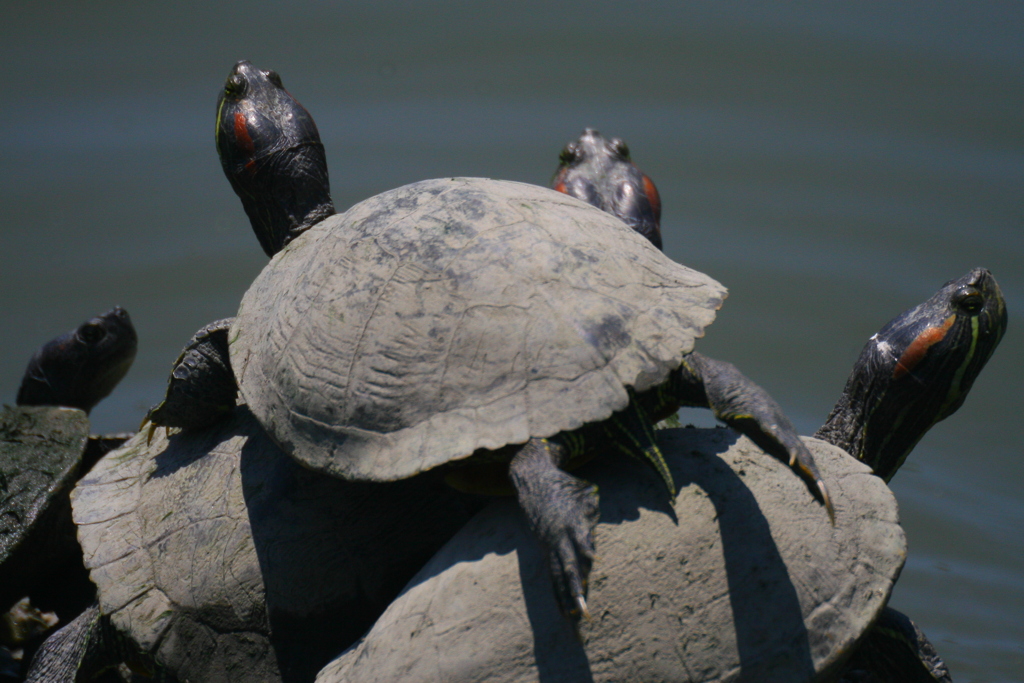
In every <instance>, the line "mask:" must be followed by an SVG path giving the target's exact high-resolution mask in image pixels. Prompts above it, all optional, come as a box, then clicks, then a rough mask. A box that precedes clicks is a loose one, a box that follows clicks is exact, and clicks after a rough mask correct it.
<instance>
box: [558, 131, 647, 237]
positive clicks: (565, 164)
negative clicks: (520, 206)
mask: <svg viewBox="0 0 1024 683" xmlns="http://www.w3.org/2000/svg"><path fill="white" fill-rule="evenodd" d="M558 161H559V165H558V170H557V171H555V177H554V178H553V179H552V181H551V187H552V189H554V190H555V191H557V192H564V193H565V194H567V195H570V196H572V197H576V199H582V200H583V201H585V202H587V203H588V204H591V205H592V206H596V207H597V208H599V209H604V210H605V211H607V212H608V213H610V214H612V215H614V216H618V217H619V218H621V219H622V221H623V222H624V223H625V224H626V225H628V226H629V227H631V228H633V230H635V231H636V232H638V233H639V234H641V235H643V236H644V237H646V238H647V239H648V240H650V241H651V244H653V245H654V246H656V247H657V248H658V249H661V246H662V245H661V196H660V195H659V194H658V188H656V187H655V186H654V181H653V180H651V179H650V178H649V177H648V176H647V175H646V174H645V173H644V172H643V171H641V170H640V169H638V168H637V167H636V164H634V163H633V161H632V159H630V157H629V147H627V146H626V143H625V142H623V141H622V140H621V139H620V138H612V139H611V140H606V139H605V138H604V136H602V135H601V134H600V133H598V132H597V131H596V130H594V129H593V128H587V129H586V130H584V131H583V134H582V135H580V136H579V138H577V139H576V140H574V141H573V142H570V143H569V144H568V145H566V146H565V149H563V150H562V153H561V154H560V155H559V157H558Z"/></svg>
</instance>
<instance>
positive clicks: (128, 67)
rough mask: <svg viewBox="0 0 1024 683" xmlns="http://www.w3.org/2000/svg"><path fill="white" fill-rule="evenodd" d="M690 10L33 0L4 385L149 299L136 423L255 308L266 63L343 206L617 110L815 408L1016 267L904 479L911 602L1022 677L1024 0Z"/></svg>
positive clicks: (14, 75)
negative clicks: (967, 385) (250, 154)
mask: <svg viewBox="0 0 1024 683" xmlns="http://www.w3.org/2000/svg"><path fill="white" fill-rule="evenodd" d="M681 5H682V3H678V2H663V3H658V2H644V3H631V4H627V3H611V2H605V3H557V4H556V3H537V4H520V5H517V6H516V8H515V9H511V8H510V9H500V8H499V6H498V5H497V4H494V5H486V6H484V5H482V4H481V3H470V2H463V3H454V2H449V3H394V2H376V3H363V4H359V5H350V4H345V3H342V4H328V3H309V4H305V5H300V6H291V5H288V6H286V5H284V4H283V3H282V4H278V3H270V2H250V3H219V4H217V5H216V7H207V6H200V5H198V4H189V5H182V6H180V7H179V6H178V5H173V6H172V5H171V4H169V3H161V4H156V3H153V4H142V3H103V5H102V8H91V9H85V8H84V7H80V6H78V5H75V6H72V5H71V4H70V3H65V4H57V5H47V6H44V5H43V4H42V3H37V4H33V5H28V4H16V3H13V2H5V3H4V12H3V15H4V22H3V24H2V25H0V56H2V57H3V62H2V63H3V65H4V76H5V78H4V97H3V104H2V105H0V142H2V145H3V146H2V153H0V181H2V183H0V231H2V233H0V234H2V236H3V240H2V244H3V247H2V249H0V292H2V294H0V329H2V330H3V333H2V334H0V400H3V401H5V402H13V400H14V395H15V392H16V390H17V385H18V382H19V378H20V376H21V373H22V371H23V370H24V366H25V363H26V362H27V360H28V357H29V356H30V355H31V353H32V351H33V349H34V348H35V347H36V346H37V345H39V344H40V343H42V342H43V341H45V340H47V339H49V338H50V337H52V336H54V335H56V334H58V333H61V332H64V331H66V330H68V329H70V328H71V327H73V326H74V325H76V324H77V323H79V322H81V321H82V320H84V319H85V318H87V317H90V316H91V315H94V314H95V313H98V312H100V311H102V310H106V309H108V308H110V307H111V306H113V305H114V304H120V305H122V306H124V307H126V308H127V309H128V310H129V311H130V312H131V315H132V317H133V319H134V321H135V323H136V326H137V328H138V330H139V340H140V342H139V343H140V351H139V355H138V358H137V360H136V363H135V366H134V368H133V369H132V371H131V372H130V373H129V375H128V377H127V378H126V379H125V381H124V382H123V384H122V385H121V386H120V387H119V388H118V390H117V391H116V392H115V393H114V395H112V396H111V397H110V398H109V399H108V400H107V401H106V402H105V403H103V404H102V405H101V406H100V407H98V408H97V409H96V410H95V411H94V414H93V418H94V423H95V426H96V429H98V430H104V431H110V430H123V429H133V428H135V427H136V426H137V425H138V422H139V420H140V418H141V416H142V414H143V412H144V411H145V410H146V408H148V407H149V406H150V405H151V404H153V403H155V402H156V401H157V400H158V399H159V397H160V395H161V393H162V390H163V387H164V383H165V381H166V375H167V371H168V368H169V364H170V362H171V361H172V360H173V359H174V357H175V356H176V355H177V353H178V351H179V350H180V348H181V346H182V344H184V342H185V341H186V340H187V339H188V337H189V336H190V335H191V334H192V333H193V332H194V331H195V330H196V329H198V328H199V327H200V326H202V325H203V324H205V323H206V322H209V321H211V320H214V319H216V318H219V317H225V316H228V315H231V314H232V313H233V312H234V309H235V307H236V306H237V303H238V301H239V299H240V297H241V295H242V293H243V292H244V291H245V288H246V286H247V284H248V283H249V282H250V281H251V280H252V278H253V277H254V276H255V275H256V273H257V272H259V269H260V268H261V267H262V265H263V264H264V263H265V257H264V256H263V254H262V252H261V251H260V249H259V246H258V244H257V243H256V240H255V239H254V237H253V236H252V234H251V232H250V230H249V227H248V223H247V221H246V219H245V216H244V214H243V213H242V211H241V208H240V206H239V205H238V202H237V200H236V199H235V197H234V195H233V194H232V193H231V191H230V188H229V187H228V184H227V182H226V181H225V180H224V178H223V177H222V175H221V172H220V168H219V165H218V162H217V159H216V153H215V151H214V148H213V118H214V102H215V99H216V94H217V91H218V89H219V88H220V86H221V84H222V82H223V80H224V78H225V77H226V75H227V73H228V71H229V69H230V68H231V66H232V65H233V64H234V62H235V61H237V60H238V59H249V60H252V61H253V62H254V63H255V64H257V65H258V66H260V67H262V68H274V69H276V70H278V71H279V72H280V73H281V74H282V76H283V78H284V81H285V84H286V85H287V86H288V88H289V90H290V91H291V92H292V93H293V94H294V95H296V97H298V98H299V99H300V100H301V101H302V102H303V103H304V104H305V105H306V106H307V108H309V109H310V111H311V112H312V113H313V115H314V116H315V117H316V119H317V122H318V124H319V127H320V130H321V133H322V135H323V138H324V143H325V145H326V147H327V152H328V159H329V161H330V163H331V179H332V187H333V189H334V197H335V201H336V204H337V205H338V207H339V208H344V207H347V206H349V205H351V204H352V203H354V202H356V201H358V200H360V199H363V198H365V197H368V196H370V195H372V194H375V193H377V192H380V191H383V190H385V189H388V188H391V187H395V186H397V185H400V184H404V183H407V182H412V181H415V180H420V179H423V178H428V177H440V176H447V175H476V176H490V177H499V178H508V179H513V180H522V181H527V182H535V183H541V184H544V183H546V182H547V181H548V179H549V178H550V176H551V173H552V172H553V171H554V168H555V165H556V163H557V156H558V152H559V150H560V149H561V147H562V146H563V145H564V144H565V143H566V142H567V141H568V140H569V139H570V138H572V137H574V136H575V135H577V134H578V133H579V131H580V130H581V129H582V128H583V127H585V126H593V127H596V128H598V129H599V130H601V131H602V132H604V133H605V134H607V135H614V136H620V137H622V138H624V139H625V140H626V141H627V142H628V143H629V145H630V147H631V149H632V151H633V156H634V159H635V160H636V161H637V163H638V164H639V165H640V166H641V168H643V169H644V170H645V171H646V172H647V173H648V174H649V175H651V176H652V177H653V178H654V179H655V181H656V182H657V184H658V186H659V189H660V190H661V195H662V199H663V203H664V225H663V234H664V238H665V244H666V251H667V252H668V254H669V255H670V256H672V257H674V258H676V259H678V260H681V261H683V262H685V263H687V264H688V265H691V266H694V267H696V268H699V269H701V270H703V271H706V272H708V273H710V274H711V275H713V276H714V277H715V278H717V279H719V280H720V281H722V282H724V283H725V284H727V285H728V286H729V287H730V290H731V294H730V298H729V301H728V302H727V304H726V306H725V308H724V310H723V311H722V313H721V315H720V316H719V319H718V320H717V321H716V323H715V325H714V326H713V327H712V328H711V331H710V334H709V336H708V338H707V339H706V340H704V342H702V344H701V349H702V350H703V351H705V352H707V353H708V354H709V355H713V356H716V357H721V358H725V359H728V360H731V361H733V362H735V363H736V364H737V365H739V366H740V367H741V368H742V369H744V371H746V372H747V373H748V374H749V375H751V376H752V377H753V378H754V379H755V380H757V381H758V382H759V383H761V384H763V385H764V386H766V387H767V388H768V389H769V390H770V391H771V392H772V393H773V394H774V395H775V396H776V398H777V399H779V401H780V402H781V403H782V405H783V406H784V407H785V408H786V410H787V412H788V413H789V414H790V415H791V417H792V418H793V419H794V421H795V422H796V423H797V425H798V426H799V427H800V429H801V431H804V432H807V433H810V432H813V431H814V429H815V428H816V427H817V426H818V425H819V424H820V422H821V421H822V420H823V419H824V417H825V415H826V414H827V413H828V411H829V408H830V407H831V404H832V402H833V401H834V400H835V399H836V397H837V396H838V393H839V391H840V389H841V388H842V385H843V382H844V381H845V378H846V374H847V372H848V370H849V368H850V366H851V365H852V363H853V361H854V359H855V358H856V356H857V354H858V352H859V350H860V348H861V346H862V345H863V343H864V342H865V341H866V340H867V338H868V337H869V336H870V335H871V334H872V333H873V332H875V331H876V330H877V329H878V328H879V327H881V325H882V324H884V323H885V322H886V321H887V320H888V319H889V318H891V317H893V316H894V315H895V314H896V313H898V312H900V311H901V310H903V309H905V308H907V307H909V306H912V305H914V304H916V303H918V302H920V301H922V300H923V299H925V298H926V297H928V296H929V295H930V294H931V293H932V292H933V291H934V290H936V289H937V288H938V287H939V286H940V285H941V284H942V283H943V282H945V281H946V280H948V279H951V278H953V277H959V276H960V275H963V274H964V273H966V272H967V271H968V270H969V269H970V268H972V267H974V266H985V267H988V268H990V269H991V270H992V271H993V273H994V274H995V276H996V278H997V279H998V280H999V283H1000V285H1001V286H1002V288H1003V291H1004V293H1005V295H1006V298H1007V301H1008V305H1009V311H1010V329H1009V332H1008V334H1007V335H1006V337H1005V338H1004V340H1003V343H1002V346H1001V348H1000V349H999V350H998V351H997V353H996V354H995V356H994V357H993V359H992V361H991V362H990V363H989V366H988V367H987V368H986V370H985V372H984V373H983V374H982V377H981V378H980V379H979V380H978V382H977V383H976V384H975V388H974V390H973V393H972V395H971V397H970V398H969V399H968V400H967V402H966V404H965V405H964V407H963V408H962V409H961V410H960V412H959V413H957V414H956V415H955V416H954V417H952V418H951V419H950V420H948V421H947V422H945V423H943V424H941V425H939V426H938V427H936V428H935V429H934V430H933V431H932V432H931V433H930V434H929V436H928V437H926V438H925V439H924V440H923V441H922V442H921V444H920V445H919V446H918V448H917V450H916V451H915V453H914V454H913V455H912V456H911V458H910V460H909V461H908V463H907V464H906V466H905V467H904V468H903V470H902V471H901V472H900V474H899V475H897V477H896V478H895V480H894V481H893V488H894V490H895V492H896V494H897V497H898V498H899V500H900V504H901V513H902V518H903V522H904V526H905V527H906V530H907V534H908V537H909V542H910V557H909V560H908V562H907V566H906V569H905V570H904V572H903V576H902V577H901V579H900V581H899V583H898V585H897V588H896V591H895V594H894V597H893V600H892V604H894V605H895V606H896V607H897V608H899V609H902V610H904V611H906V612H907V613H909V614H910V615H911V616H912V617H913V618H915V619H916V620H917V621H918V623H919V624H920V625H921V626H922V627H923V628H924V630H925V631H926V633H928V634H929V636H930V637H931V638H932V640H933V641H934V643H935V645H936V647H937V648H938V649H939V651H940V653H941V654H942V655H943V656H944V657H945V659H946V661H947V663H948V664H949V666H950V669H951V670H952V673H953V675H954V678H955V680H957V681H961V682H962V681H967V682H970V681H974V682H982V681H986V682H990V681H991V682H994V681H1014V680H1020V679H1021V672H1020V669H1021V663H1022V662H1024V542H1022V538H1024V492H1022V490H1024V489H1022V484H1021V482H1022V480H1024V460H1022V458H1021V455H1022V446H1021V443H1022V440H1021V438H1020V434H1021V428H1020V425H1021V417H1020V414H1021V409H1022V400H1021V398H1022V390H1021V387H1022V386H1024V370H1022V365H1021V360H1022V350H1024V341H1022V339H1024V337H1022V336H1021V334H1020V333H1019V332H1018V325H1020V324H1021V323H1020V322H1019V321H1020V320H1021V319H1022V315H1021V314H1022V312H1024V303H1022V302H1024V262H1022V259H1024V226H1022V222H1024V199H1022V197H1024V192H1022V188H1024V5H1022V4H1020V3H994V2H986V3H960V4H955V3H948V2H904V3H900V4H899V5H898V8H897V7H896V6H895V4H886V3H856V4H853V3H850V4H839V3H827V4H826V3H819V4H813V5H811V4H806V5H799V6H798V5H795V4H786V5H784V6H783V7H781V8H773V9H769V5H768V3H759V2H750V3H740V2H718V3H704V4H703V5H702V6H700V7H691V6H686V7H683V6H681ZM696 419H699V420H704V421H705V423H707V420H708V418H707V417H705V416H701V415H699V414H698V415H697V418H696Z"/></svg>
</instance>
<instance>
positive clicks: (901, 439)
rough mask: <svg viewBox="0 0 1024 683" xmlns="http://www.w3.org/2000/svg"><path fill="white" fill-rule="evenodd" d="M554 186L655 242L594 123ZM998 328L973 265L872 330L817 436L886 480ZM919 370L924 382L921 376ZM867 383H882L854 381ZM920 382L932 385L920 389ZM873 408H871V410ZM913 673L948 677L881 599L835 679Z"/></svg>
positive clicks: (997, 310)
mask: <svg viewBox="0 0 1024 683" xmlns="http://www.w3.org/2000/svg"><path fill="white" fill-rule="evenodd" d="M551 185H552V188H553V189H555V190H557V191H559V192H565V193H566V194H571V195H573V196H575V197H577V198H579V199H583V200H585V201H588V202H589V203H591V204H593V205H594V206H598V207H599V208H603V209H605V210H606V211H609V212H611V213H613V214H615V215H617V216H619V217H620V218H622V219H623V221H625V222H626V223H627V224H629V225H630V226H631V227H633V228H634V230H636V231H637V232H638V233H640V234H642V235H645V236H647V237H648V239H650V240H651V243H652V244H654V245H655V246H657V247H658V248H661V247H662V241H661V226H660V222H661V198H660V196H659V194H658V190H657V188H656V187H655V185H654V182H653V181H652V180H651V179H650V177H649V176H647V175H646V174H644V173H643V172H642V171H640V170H639V169H638V168H637V167H636V166H635V164H634V163H633V162H632V160H631V158H630V155H629V148H628V146H627V145H626V144H625V143H624V142H623V141H622V140H621V139H619V138H613V139H611V140H607V139H605V138H604V137H603V136H602V135H601V134H600V133H599V132H598V131H596V130H594V129H593V128H587V129H585V130H584V131H583V133H582V134H581V135H580V136H579V138H578V139H577V140H575V141H572V142H570V143H569V144H568V145H566V146H565V148H564V149H563V150H562V152H561V154H560V155H559V166H558V169H557V170H556V172H555V174H554V177H553V179H552V182H551ZM986 301H990V302H991V306H990V309H991V310H989V311H988V312H986V313H985V316H986V321H987V322H986V323H985V324H983V325H981V326H978V327H973V328H972V327H969V326H967V325H963V324H961V325H960V326H959V327H956V328H953V331H952V332H951V331H950V329H951V328H952V326H953V323H954V318H953V317H952V316H953V315H957V314H959V315H961V316H964V315H967V316H968V317H969V316H970V315H971V314H974V313H978V314H980V313H981V312H982V309H983V308H984V307H985V302H986ZM922 321H925V322H922ZM1005 327H1006V311H1005V303H1004V302H1003V299H1002V295H1001V293H1000V292H999V288H998V285H997V284H996V283H995V280H994V278H992V276H991V273H989V272H988V271H986V270H985V269H974V270H972V271H971V272H970V273H968V274H967V275H965V276H964V277H962V278H960V279H959V280H951V281H950V282H947V283H946V284H945V285H944V286H943V288H942V289H940V291H939V292H937V293H936V294H935V296H933V297H932V298H931V299H929V300H928V301H926V302H924V303H923V304H921V305H920V306H917V307H915V308H914V309H911V310H908V311H905V312H904V313H903V314H901V315H900V316H897V317H896V318H894V319H893V320H892V321H890V322H889V324H888V325H887V326H885V327H884V328H882V330H880V331H879V333H878V334H877V335H875V336H874V337H872V339H871V340H870V341H869V343H868V344H867V345H866V346H865V347H864V349H863V351H862V352H861V356H860V358H859V360H858V362H857V365H856V368H855V370H854V372H852V373H851V375H850V378H849V380H848V386H847V387H846V388H845V390H844V391H843V394H842V396H841V398H840V401H839V403H837V404H836V406H835V408H834V409H833V411H832V413H831V414H830V415H829V417H828V419H827V420H826V422H825V424H824V425H823V426H822V427H821V428H820V429H819V430H818V432H817V433H816V434H815V436H816V437H818V438H822V439H824V440H826V441H829V442H830V443H832V444H833V445H837V446H839V447H841V448H843V449H844V450H846V451H847V452H848V453H850V454H852V455H854V456H855V457H856V458H858V459H859V460H861V461H862V462H867V463H868V464H869V465H871V467H872V468H873V470H874V472H875V473H876V474H878V475H879V476H880V477H882V478H883V479H884V480H885V481H886V482H888V481H889V480H890V479H892V477H893V475H894V474H895V473H896V470H897V469H899V467H900V466H901V465H902V463H903V461H904V460H905V459H906V457H907V455H908V454H909V453H910V451H911V450H912V449H913V447H914V445H915V444H916V442H917V440H918V439H920V437H921V436H923V435H924V434H925V432H927V430H928V429H929V428H930V427H931V425H933V424H934V423H935V422H938V421H939V420H942V419H945V418H946V417H948V416H949V415H951V414H952V413H953V412H955V411H956V410H957V409H958V408H959V407H960V405H961V404H962V403H963V400H964V399H965V398H966V396H967V394H968V392H969V390H970V387H971V384H972V383H973V381H974V378H976V377H977V375H978V374H979V373H980V371H981V367H982V366H984V364H985V363H986V362H987V361H988V358H989V356H990V355H991V353H992V352H993V351H994V349H995V347H996V346H997V345H998V343H999V340H1000V339H1001V337H1002V334H1003V332H1004V331H1005ZM935 344H940V347H939V349H938V350H932V351H930V352H929V349H930V348H931V346H933V345H935ZM943 347H945V349H947V350H942V349H943ZM896 348H898V349H902V353H901V354H900V356H899V359H898V360H897V358H896V357H894V356H893V349H896ZM894 362H895V363H896V365H895V366H894V365H893V363H894ZM918 363H920V364H921V365H920V366H918V365H917V364H918ZM872 368H879V369H880V370H879V371H877V372H875V371H873V370H872ZM961 368H962V369H961ZM881 370H885V371H884V372H883V371H881ZM922 375H923V376H924V377H927V378H930V380H929V381H928V382H927V383H925V382H922V381H921V380H920V377H921V376H922ZM865 382H872V383H874V384H877V385H880V386H877V387H874V388H872V387H865V386H857V384H858V383H865ZM922 386H927V387H928V388H929V390H928V391H927V392H923V391H921V388H922ZM882 395H885V396H887V397H888V398H887V400H884V401H878V402H875V403H869V402H868V401H867V399H866V397H868V396H882ZM899 396H902V397H904V399H905V400H901V399H900V398H897V397H899ZM853 403H855V404H856V405H854V404H853ZM872 411H875V412H876V414H875V415H874V416H872V417H869V415H870V414H871V412H872ZM907 419H911V420H920V421H922V422H923V423H924V424H922V425H919V426H918V427H917V428H915V429H906V428H900V429H891V428H890V426H891V425H902V424H903V423H904V421H905V420H907ZM673 426H678V425H673ZM922 676H924V677H925V678H921V677H922ZM915 677H917V678H921V680H940V681H941V680H945V679H946V678H948V671H947V670H946V669H945V664H944V663H943V662H942V659H941V658H940V657H939V655H938V654H937V653H936V651H935V648H934V646H933V645H932V644H931V642H930V641H929V640H928V638H927V637H926V636H925V635H924V633H923V632H922V631H921V629H920V628H918V627H917V625H916V624H914V622H913V621H912V620H911V619H910V618H909V617H907V616H906V615H904V614H901V613H899V612H897V611H896V610H894V609H893V608H891V607H886V609H885V611H884V612H883V613H882V615H881V616H880V617H879V618H878V620H877V621H876V622H875V623H874V624H873V625H872V627H871V628H870V629H869V631H868V633H867V634H866V635H865V636H864V639H863V642H862V644H861V645H860V646H859V647H858V648H857V650H856V651H855V652H854V655H853V656H852V657H851V660H850V663H849V664H848V666H847V667H846V670H845V672H844V674H843V678H842V680H843V681H844V682H845V681H850V682H851V683H853V682H854V681H861V680H865V681H866V680H879V681H884V680H914V679H915ZM928 677H930V678H928Z"/></svg>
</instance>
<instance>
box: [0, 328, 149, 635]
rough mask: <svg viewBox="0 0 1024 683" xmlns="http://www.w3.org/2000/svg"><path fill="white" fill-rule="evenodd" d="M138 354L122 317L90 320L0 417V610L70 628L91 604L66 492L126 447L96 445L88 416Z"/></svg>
mask: <svg viewBox="0 0 1024 683" xmlns="http://www.w3.org/2000/svg"><path fill="white" fill-rule="evenodd" d="M136 345H137V337H136V334H135V329H134V328H133V327H132V323H131V319H130V318H129V317H128V313H127V312H126V311H125V310H124V309H122V308H114V309H113V310H111V311H108V312H107V313H104V314H103V315H100V316H97V317H95V318H93V319H91V320H88V321H86V322H84V323H82V325H80V326H78V327H77V328H76V329H74V330H72V331H70V332H68V333H67V334H64V335H61V336H59V337H57V338H56V339H53V340H52V341H50V342H48V343H46V344H44V345H43V346H42V347H40V348H39V350H38V351H36V352H35V354H34V355H33V356H32V359H31V360H30V361H29V364H28V367H27V368H26V370H25V375H24V378H23V379H22V383H21V389H20V391H19V392H18V396H17V403H18V405H17V406H16V407H13V408H12V407H6V406H5V407H4V408H3V412H2V413H0V610H3V611H6V610H7V609H8V608H10V607H11V606H12V605H14V603H15V602H16V601H18V600H19V599H20V598H22V597H24V596H26V595H28V596H31V598H32V603H33V605H34V607H32V608H28V609H22V610H18V611H20V612H23V613H26V614H32V613H33V612H32V610H36V611H38V610H39V609H42V610H45V611H47V612H50V611H53V612H56V613H57V615H58V616H59V617H60V619H62V620H68V619H70V618H72V617H74V616H75V614H77V613H78V612H79V611H81V609H82V608H84V607H85V606H86V605H88V604H89V602H91V601H92V599H93V598H92V595H93V587H92V584H91V583H90V582H89V578H88V574H87V573H86V571H85V567H84V566H83V565H82V555H81V550H80V549H79V546H78V543H77V541H76V539H75V527H74V524H73V523H72V521H71V506H70V503H69V500H68V493H69V492H70V490H71V488H72V486H74V483H75V481H76V480H77V479H78V477H79V476H81V474H82V473H84V472H86V471H88V469H89V467H91V466H92V464H93V463H94V462H96V460H97V459H99V457H100V456H101V455H102V454H103V453H104V452H106V450H109V449H110V448H112V447H113V446H114V445H117V444H118V443H120V442H122V441H124V437H123V436H109V437H97V436H93V437H90V436H89V420H88V418H87V417H86V416H87V414H88V412H89V411H90V410H91V409H92V408H93V406H95V405H96V404H97V403H99V401H101V400H102V399H103V398H104V397H106V396H107V395H108V394H109V393H110V392H111V390H112V389H113V388H114V386H115V385H116V384H117V383H118V382H119V381H120V380H121V378H122V377H124V374H125V373H126V372H127V371H128V368H129V366H130V365H131V363H132V360H133V359H134V358H135V350H136ZM55 406H64V407H55ZM8 616H10V617H11V618H17V615H16V613H15V612H13V611H12V612H10V613H9V615H8ZM15 630H17V629H15ZM12 632H13V631H12Z"/></svg>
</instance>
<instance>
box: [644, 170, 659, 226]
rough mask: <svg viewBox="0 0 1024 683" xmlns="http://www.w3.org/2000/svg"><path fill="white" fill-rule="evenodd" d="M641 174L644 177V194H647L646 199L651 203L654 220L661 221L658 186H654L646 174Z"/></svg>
mask: <svg viewBox="0 0 1024 683" xmlns="http://www.w3.org/2000/svg"><path fill="white" fill-rule="evenodd" d="M642 175H643V179H644V194H645V195H647V201H648V202H650V204H651V211H653V212H654V220H656V221H657V222H658V223H661V195H659V194H658V188H656V187H655V186H654V181H653V180H651V179H650V178H648V177H647V175H646V174H642Z"/></svg>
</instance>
